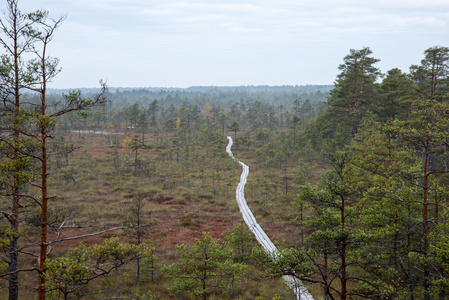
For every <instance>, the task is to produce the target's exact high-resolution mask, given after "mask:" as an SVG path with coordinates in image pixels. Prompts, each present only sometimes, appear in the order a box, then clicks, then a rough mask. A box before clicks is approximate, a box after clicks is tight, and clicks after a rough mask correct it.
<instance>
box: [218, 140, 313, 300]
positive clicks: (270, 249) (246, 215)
mask: <svg viewBox="0 0 449 300" xmlns="http://www.w3.org/2000/svg"><path fill="white" fill-rule="evenodd" d="M228 140H229V143H228V145H227V146H226V152H227V153H228V154H229V156H230V157H231V158H232V159H233V160H235V161H236V162H238V163H239V164H240V165H241V166H242V168H243V172H242V175H240V182H239V184H238V185H237V189H236V191H235V196H236V200H237V203H238V204H239V208H240V212H241V213H242V216H243V220H244V221H245V223H246V225H248V228H249V229H250V230H251V231H252V232H253V233H254V235H255V236H256V239H257V241H258V242H259V243H260V244H261V245H262V247H263V248H264V249H265V251H266V252H267V253H268V254H269V255H270V256H271V257H272V258H273V259H277V257H278V255H279V251H278V250H277V248H276V246H275V245H274V244H273V242H272V241H271V240H270V238H269V237H268V236H267V235H266V233H265V231H263V229H262V227H260V225H259V224H258V223H257V221H256V218H255V217H254V215H253V213H252V212H251V210H250V209H249V207H248V205H247V204H246V200H245V184H246V179H247V177H248V173H249V167H248V166H247V165H245V164H244V163H242V162H241V161H239V160H238V159H237V158H235V157H234V155H233V154H232V152H231V147H232V144H233V141H232V138H231V137H230V136H228ZM283 278H284V280H285V281H287V283H288V285H289V286H290V288H292V289H293V292H294V293H295V296H296V299H298V300H314V299H313V297H312V295H311V294H310V293H309V291H308V290H307V288H306V287H305V286H304V284H303V283H302V282H301V281H300V280H299V279H297V278H295V277H293V276H283Z"/></svg>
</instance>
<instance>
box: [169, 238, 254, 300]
mask: <svg viewBox="0 0 449 300" xmlns="http://www.w3.org/2000/svg"><path fill="white" fill-rule="evenodd" d="M203 235H204V237H203V239H202V240H200V239H195V244H194V245H193V246H187V245H180V246H177V250H178V254H179V255H180V261H179V262H176V263H174V264H171V265H169V266H164V267H163V268H162V272H165V273H166V274H167V277H169V278H173V279H174V283H173V284H172V285H171V286H170V287H169V290H170V291H171V292H173V293H177V294H183V295H188V296H191V297H199V298H201V299H204V300H207V299H209V297H210V296H212V295H214V294H219V295H228V297H229V296H230V295H232V294H234V295H235V293H236V291H237V289H238V287H239V285H240V279H241V277H242V275H243V274H244V272H245V269H246V266H245V265H244V264H241V263H233V262H232V256H231V254H230V253H229V251H228V250H227V249H226V248H225V245H224V244H222V243H220V242H219V240H217V239H213V238H212V237H211V236H210V234H208V233H204V234H203Z"/></svg>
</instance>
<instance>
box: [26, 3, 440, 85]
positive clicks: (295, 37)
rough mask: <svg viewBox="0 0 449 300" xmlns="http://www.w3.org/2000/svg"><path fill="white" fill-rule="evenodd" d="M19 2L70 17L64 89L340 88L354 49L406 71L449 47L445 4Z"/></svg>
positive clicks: (63, 40) (57, 44)
mask: <svg viewBox="0 0 449 300" xmlns="http://www.w3.org/2000/svg"><path fill="white" fill-rule="evenodd" d="M19 4H20V5H22V7H24V10H25V11H28V10H31V9H35V8H45V9H48V10H50V11H51V12H53V13H55V14H56V15H60V14H61V13H65V12H66V13H68V18H67V20H66V21H65V23H64V24H63V26H62V27H61V29H60V30H59V31H58V32H57V34H56V38H55V40H54V45H53V46H54V48H53V53H54V55H56V56H59V57H60V58H61V61H62V64H63V65H64V72H63V73H65V72H71V74H73V76H72V75H62V74H61V75H60V76H59V77H58V79H59V78H61V81H66V82H61V83H60V84H61V86H66V85H76V86H78V85H80V86H81V85H84V86H85V85H88V82H93V85H95V84H96V82H97V80H96V79H97V77H98V76H99V75H101V74H106V75H107V77H109V78H114V80H115V81H114V84H117V85H126V86H131V85H133V84H137V83H138V82H142V80H147V81H146V82H148V83H147V84H146V85H158V84H164V85H178V84H179V85H181V83H182V82H185V84H184V85H188V84H195V85H199V84H202V82H205V81H207V82H209V83H210V84H213V80H214V79H216V80H217V82H216V84H224V83H226V78H228V80H229V82H231V81H232V82H235V80H237V79H236V78H239V79H241V80H243V79H245V80H246V82H242V83H241V84H251V81H253V82H254V83H264V84H272V83H275V82H276V83H282V82H284V83H285V84H292V83H297V84H302V83H303V84H307V83H325V82H327V83H332V82H333V80H334V79H335V75H336V72H337V67H338V65H339V64H340V63H341V61H342V58H343V56H344V55H346V54H347V52H348V51H349V49H351V48H358V47H363V46H371V48H372V49H373V51H374V56H375V57H379V58H380V59H382V60H384V61H385V62H390V63H388V64H387V63H385V64H384V65H383V67H385V68H390V66H391V67H393V64H394V63H395V61H398V62H400V63H401V64H402V65H401V66H399V67H402V68H403V69H406V67H407V65H410V64H412V63H419V61H420V59H421V57H420V56H421V55H422V52H423V51H424V50H425V49H426V48H428V47H430V46H433V45H436V44H438V45H449V36H448V35H447V32H449V24H448V21H447V20H449V1H447V0H444V1H440V0H425V1H419V0H407V1H405V0H404V1H403V0H389V1H387V0H364V1H355V0H340V1H335V0H315V1H310V0H277V1H272V0H202V1H201V0H164V1H161V0H96V1H92V0H89V1H88V0H76V1H59V0H43V1H39V7H36V3H35V1H33V0H20V1H19ZM377 53H379V54H382V56H384V57H382V56H380V55H377ZM404 53H405V54H404ZM395 57H396V59H395ZM118 70H119V71H118ZM295 72H297V73H295ZM123 74H126V75H123ZM186 74H187V75H186ZM236 74H238V75H236ZM68 77H71V78H73V79H71V80H70V81H69V80H68V79H66V78H68ZM101 77H103V78H104V77H105V76H104V75H101ZM142 78H143V79H142ZM58 79H56V80H55V84H56V82H58ZM93 79H95V80H93ZM211 81H212V82H211ZM120 82H123V83H120ZM170 82H173V83H172V84H170ZM235 84H237V83H235ZM139 85H145V84H139Z"/></svg>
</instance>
